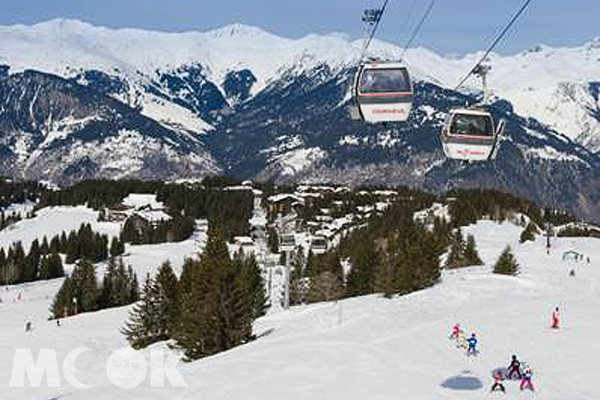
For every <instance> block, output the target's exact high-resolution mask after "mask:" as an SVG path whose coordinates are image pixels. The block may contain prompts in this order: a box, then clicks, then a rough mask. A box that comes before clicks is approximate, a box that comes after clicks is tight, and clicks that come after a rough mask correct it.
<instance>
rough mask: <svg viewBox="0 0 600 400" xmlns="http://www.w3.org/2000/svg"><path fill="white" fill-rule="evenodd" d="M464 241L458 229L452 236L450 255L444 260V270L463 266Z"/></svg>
mask: <svg viewBox="0 0 600 400" xmlns="http://www.w3.org/2000/svg"><path fill="white" fill-rule="evenodd" d="M464 253H465V241H464V238H463V235H462V232H461V230H460V228H458V229H456V231H455V232H454V233H453V234H452V237H451V241H450V253H449V254H448V257H447V258H446V268H459V267H463V266H465V257H464Z"/></svg>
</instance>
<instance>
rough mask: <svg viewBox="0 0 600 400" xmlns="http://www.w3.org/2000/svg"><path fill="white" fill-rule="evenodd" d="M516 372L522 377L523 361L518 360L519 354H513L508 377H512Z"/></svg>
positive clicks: (519, 377) (518, 377)
mask: <svg viewBox="0 0 600 400" xmlns="http://www.w3.org/2000/svg"><path fill="white" fill-rule="evenodd" d="M514 374H516V375H517V379H521V363H520V362H519V360H517V356H515V355H514V354H513V356H512V360H511V362H510V365H509V366H508V374H506V377H507V378H508V379H512V378H513V375H514Z"/></svg>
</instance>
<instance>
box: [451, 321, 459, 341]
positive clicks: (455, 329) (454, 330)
mask: <svg viewBox="0 0 600 400" xmlns="http://www.w3.org/2000/svg"><path fill="white" fill-rule="evenodd" d="M459 332H460V324H456V325H454V326H453V327H452V334H451V335H450V339H458V333H459Z"/></svg>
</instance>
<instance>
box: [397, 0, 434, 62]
mask: <svg viewBox="0 0 600 400" xmlns="http://www.w3.org/2000/svg"><path fill="white" fill-rule="evenodd" d="M436 1H437V0H431V2H430V3H429V6H427V9H426V10H425V13H424V14H423V16H422V17H421V20H420V21H419V23H418V24H417V26H416V27H415V30H414V31H413V33H412V35H411V36H410V39H408V42H406V45H405V46H404V50H402V55H401V56H400V62H402V61H403V60H404V55H405V54H406V50H408V48H409V47H410V46H411V45H412V43H413V41H414V40H415V38H416V37H417V35H418V34H419V31H420V30H421V28H422V27H423V24H424V23H425V21H426V20H427V18H428V17H429V15H430V14H431V10H433V6H434V5H435V2H436Z"/></svg>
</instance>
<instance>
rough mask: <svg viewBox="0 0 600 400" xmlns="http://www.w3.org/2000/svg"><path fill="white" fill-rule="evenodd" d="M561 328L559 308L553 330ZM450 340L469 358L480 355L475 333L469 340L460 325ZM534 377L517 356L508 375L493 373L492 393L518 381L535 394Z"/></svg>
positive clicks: (498, 370)
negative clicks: (505, 382)
mask: <svg viewBox="0 0 600 400" xmlns="http://www.w3.org/2000/svg"><path fill="white" fill-rule="evenodd" d="M559 327H560V312H559V309H558V307H556V308H555V309H554V311H553V312H552V324H551V328H553V329H558V328H559ZM450 339H453V340H455V341H456V347H458V348H463V349H466V350H467V356H476V355H477V354H479V351H478V350H477V343H478V340H477V336H476V335H475V333H472V334H471V336H470V337H469V338H466V337H465V333H464V331H463V330H462V329H461V327H460V324H456V325H454V326H453V327H452V333H451V334H450ZM532 375H533V372H532V371H531V367H530V366H529V365H527V364H525V363H524V362H521V361H519V360H518V358H517V356H516V355H513V356H512V359H511V361H510V365H509V366H508V368H507V370H506V373H504V371H503V370H502V369H497V370H495V371H494V372H493V373H492V377H493V379H494V384H493V385H492V388H491V391H492V392H495V391H501V392H503V393H505V392H506V387H505V386H504V383H503V382H504V380H506V379H508V380H512V379H518V380H520V381H521V384H520V386H519V388H520V389H521V390H525V389H529V390H531V391H532V392H533V391H535V389H534V387H533V382H532Z"/></svg>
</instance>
